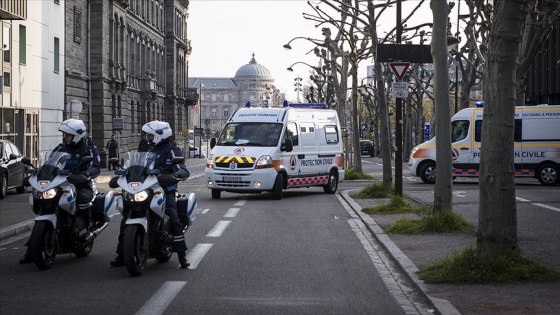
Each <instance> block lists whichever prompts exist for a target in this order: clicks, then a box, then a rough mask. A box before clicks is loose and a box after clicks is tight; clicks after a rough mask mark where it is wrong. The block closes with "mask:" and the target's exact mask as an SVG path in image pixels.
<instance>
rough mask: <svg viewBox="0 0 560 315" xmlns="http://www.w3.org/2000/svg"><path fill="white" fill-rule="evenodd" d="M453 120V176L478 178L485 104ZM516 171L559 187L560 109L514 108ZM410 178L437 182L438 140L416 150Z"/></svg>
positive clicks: (539, 106) (516, 174)
mask: <svg viewBox="0 0 560 315" xmlns="http://www.w3.org/2000/svg"><path fill="white" fill-rule="evenodd" d="M477 106H478V107H477V108H465V109H463V110H460V111H459V112H457V113H456V114H455V115H454V116H453V117H452V118H451V142H452V159H453V176H454V178H455V177H459V176H465V177H478V176H479V173H480V171H479V169H480V167H479V163H480V154H481V149H480V148H481V145H480V141H481V138H482V134H481V131H482V111H483V108H482V102H477ZM514 137H515V138H514V167H515V176H516V177H534V178H537V179H538V180H539V182H540V183H541V184H542V185H545V186H554V185H558V184H560V105H537V106H518V107H516V108H515V125H514ZM408 166H409V169H410V174H411V175H412V176H415V177H420V178H421V179H422V181H423V182H424V183H428V184H433V183H435V179H436V139H435V138H432V139H430V140H428V141H426V142H424V143H422V144H420V145H417V146H416V147H414V148H413V149H412V151H411V153H410V160H409V162H408Z"/></svg>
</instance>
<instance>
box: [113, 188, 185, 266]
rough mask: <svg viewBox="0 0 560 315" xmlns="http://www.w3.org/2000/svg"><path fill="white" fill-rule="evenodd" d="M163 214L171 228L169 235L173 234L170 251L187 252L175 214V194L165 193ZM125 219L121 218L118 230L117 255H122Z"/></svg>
mask: <svg viewBox="0 0 560 315" xmlns="http://www.w3.org/2000/svg"><path fill="white" fill-rule="evenodd" d="M165 214H167V216H168V217H169V221H170V222H169V223H170V227H171V234H173V243H172V245H171V251H173V252H184V251H186V250H187V244H186V243H185V235H184V234H183V226H182V224H181V222H180V221H179V216H178V214H177V200H176V198H175V192H174V191H173V192H168V193H165ZM125 223H126V218H125V217H123V219H122V220H121V226H120V230H119V243H118V244H117V254H119V255H121V254H122V240H123V237H124V229H125V226H126V224H125Z"/></svg>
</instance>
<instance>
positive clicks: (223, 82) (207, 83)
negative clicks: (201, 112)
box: [189, 78, 237, 90]
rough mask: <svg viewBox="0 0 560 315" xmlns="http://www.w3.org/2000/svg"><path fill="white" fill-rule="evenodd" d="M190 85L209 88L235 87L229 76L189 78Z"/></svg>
mask: <svg viewBox="0 0 560 315" xmlns="http://www.w3.org/2000/svg"><path fill="white" fill-rule="evenodd" d="M189 86H190V87H202V88H203V89H205V90H211V89H222V90H223V89H237V86H236V85H235V83H233V80H232V79H231V78H189Z"/></svg>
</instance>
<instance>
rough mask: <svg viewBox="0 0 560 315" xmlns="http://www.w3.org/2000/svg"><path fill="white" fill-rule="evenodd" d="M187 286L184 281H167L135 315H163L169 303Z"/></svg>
mask: <svg viewBox="0 0 560 315" xmlns="http://www.w3.org/2000/svg"><path fill="white" fill-rule="evenodd" d="M186 284H187V282H186V281H167V282H165V283H164V284H163V285H162V286H161V288H159V290H158V291H157V292H156V293H155V294H154V295H152V297H151V298H150V299H149V300H148V302H146V303H145V304H144V306H142V308H141V309H140V310H139V311H138V312H136V315H144V314H146V315H148V314H150V315H154V314H163V312H164V311H165V310H166V309H167V307H168V306H169V303H171V301H173V299H174V298H175V297H176V296H177V294H179V291H181V290H182V289H183V287H184V286H185V285H186Z"/></svg>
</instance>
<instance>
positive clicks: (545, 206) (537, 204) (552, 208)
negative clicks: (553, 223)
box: [533, 203, 560, 212]
mask: <svg viewBox="0 0 560 315" xmlns="http://www.w3.org/2000/svg"><path fill="white" fill-rule="evenodd" d="M533 205H535V206H538V207H543V208H546V209H549V210H552V211H558V212H560V209H559V208H555V207H552V206H548V205H544V204H542V203H534V204H533Z"/></svg>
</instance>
